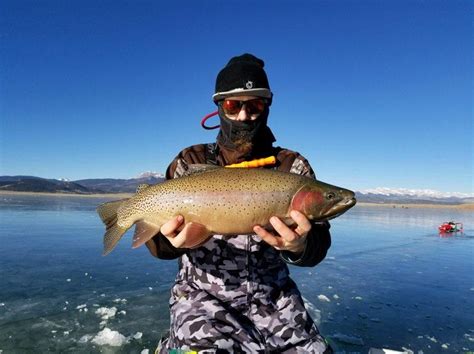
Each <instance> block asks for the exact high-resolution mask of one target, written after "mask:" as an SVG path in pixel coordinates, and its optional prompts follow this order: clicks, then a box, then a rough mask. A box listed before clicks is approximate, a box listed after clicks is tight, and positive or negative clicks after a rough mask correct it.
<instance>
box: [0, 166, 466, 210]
mask: <svg viewBox="0 0 474 354" xmlns="http://www.w3.org/2000/svg"><path fill="white" fill-rule="evenodd" d="M164 180H165V177H164V175H163V174H160V173H156V172H145V173H142V174H141V175H139V176H137V177H134V178H129V179H117V178H95V179H81V180H77V181H69V180H66V179H47V178H41V177H36V176H0V191H21V192H46V193H71V194H97V193H134V192H135V191H136V190H137V187H138V186H139V185H140V184H145V183H146V184H156V183H160V182H163V181H164ZM356 197H357V200H358V201H359V202H369V203H378V204H385V203H398V204H413V203H426V204H447V205H448V204H465V203H474V195H473V194H470V195H469V194H463V193H446V192H439V191H434V190H426V189H424V190H420V189H418V190H417V189H404V188H398V189H394V188H375V189H367V190H362V191H356Z"/></svg>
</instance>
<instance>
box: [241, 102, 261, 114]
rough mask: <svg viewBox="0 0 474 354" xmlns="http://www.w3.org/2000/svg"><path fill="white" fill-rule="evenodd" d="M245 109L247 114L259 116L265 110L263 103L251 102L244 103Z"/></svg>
mask: <svg viewBox="0 0 474 354" xmlns="http://www.w3.org/2000/svg"><path fill="white" fill-rule="evenodd" d="M245 107H246V109H247V113H248V114H260V113H262V112H263V111H264V110H265V101H263V100H251V101H247V102H245Z"/></svg>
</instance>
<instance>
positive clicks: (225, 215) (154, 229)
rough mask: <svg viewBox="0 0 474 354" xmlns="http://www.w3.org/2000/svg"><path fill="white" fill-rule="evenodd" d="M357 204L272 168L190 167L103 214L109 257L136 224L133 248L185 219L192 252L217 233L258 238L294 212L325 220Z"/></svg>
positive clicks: (339, 191) (344, 193) (345, 194)
mask: <svg viewBox="0 0 474 354" xmlns="http://www.w3.org/2000/svg"><path fill="white" fill-rule="evenodd" d="M355 204H356V199H355V196H354V192H352V191H350V190H348V189H344V188H341V187H337V186H333V185H330V184H327V183H324V182H321V181H317V180H314V179H312V178H309V177H306V176H301V175H297V174H292V173H287V172H280V171H275V170H272V169H254V168H224V167H220V166H213V165H189V166H188V171H187V175H185V176H183V177H181V178H176V179H171V180H167V181H165V182H162V183H159V184H156V185H152V186H147V185H141V186H140V187H139V188H138V190H137V193H136V194H135V195H134V196H133V197H131V198H128V199H123V200H118V201H113V202H108V203H104V204H101V205H99V206H98V207H97V212H98V214H99V216H100V218H101V219H102V221H103V223H104V224H105V226H106V232H105V235H104V255H106V254H108V253H110V252H111V251H112V250H113V249H114V248H115V246H116V245H117V243H118V242H119V241H120V239H121V238H122V236H123V234H124V233H125V232H126V231H127V230H128V229H130V228H131V227H132V226H133V225H135V226H136V227H135V234H134V236H133V244H132V246H133V247H134V248H136V247H139V246H141V245H142V244H144V243H145V242H147V241H148V240H150V239H151V238H153V237H154V236H155V235H156V234H158V232H159V230H160V228H161V226H162V225H163V224H164V223H166V222H167V221H169V220H171V219H172V218H174V217H176V216H178V215H182V216H183V217H184V228H183V231H182V232H185V234H186V235H188V236H189V239H190V241H189V244H186V245H185V246H184V247H187V248H191V247H194V246H196V245H199V244H200V243H202V242H203V241H204V240H206V239H208V238H209V237H210V236H212V235H214V234H218V235H245V234H253V233H254V232H253V227H254V226H255V225H261V226H263V227H270V225H271V224H270V222H269V220H270V218H271V217H272V216H276V217H279V218H280V219H282V220H283V221H285V222H290V221H291V217H290V212H291V211H292V210H298V211H300V212H302V213H303V214H304V215H306V217H307V218H308V219H310V220H313V221H324V220H329V219H333V218H335V217H338V216H340V215H342V214H343V213H344V212H346V211H347V210H349V209H350V208H351V207H353V206H354V205H355ZM236 221H238V222H236ZM187 238H188V237H187Z"/></svg>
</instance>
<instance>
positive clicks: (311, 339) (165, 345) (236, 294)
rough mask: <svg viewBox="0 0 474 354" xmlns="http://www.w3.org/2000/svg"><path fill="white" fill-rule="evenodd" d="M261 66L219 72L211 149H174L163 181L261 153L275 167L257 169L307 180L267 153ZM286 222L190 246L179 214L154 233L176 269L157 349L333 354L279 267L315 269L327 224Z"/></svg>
mask: <svg viewBox="0 0 474 354" xmlns="http://www.w3.org/2000/svg"><path fill="white" fill-rule="evenodd" d="M263 67H264V62H263V61H262V60H260V59H258V58H256V57H255V56H253V55H251V54H244V55H241V56H238V57H234V58H232V59H231V60H230V61H229V63H228V64H227V65H226V66H225V67H224V68H223V69H222V70H221V71H220V72H219V74H218V76H217V80H216V90H215V94H214V95H213V100H214V102H215V103H216V104H217V106H218V109H219V117H220V131H219V134H218V136H217V142H216V143H211V144H199V145H193V146H191V147H188V148H186V149H184V150H182V151H181V152H180V153H179V154H178V156H177V157H176V158H175V159H174V160H173V161H172V162H171V164H170V166H169V167H168V169H167V171H166V177H167V179H171V178H179V177H181V176H182V175H183V174H185V172H186V170H187V169H188V166H189V165H190V164H203V163H205V164H214V165H220V166H226V165H229V164H234V163H239V162H242V161H249V160H254V159H258V158H263V157H268V156H274V157H275V158H276V163H275V164H274V165H271V166H265V168H274V169H276V170H280V171H286V172H291V173H297V174H300V175H306V176H310V177H312V178H314V173H313V170H312V169H311V166H310V165H309V163H308V162H307V161H306V159H305V158H304V157H302V156H301V155H300V154H298V153H297V152H294V151H291V150H288V149H283V148H280V147H274V146H273V143H274V142H275V138H274V136H273V134H272V132H271V130H270V128H269V127H268V126H267V119H268V115H269V107H270V105H271V103H272V98H273V94H272V92H271V90H270V86H269V83H268V79H267V75H266V73H265V71H264V69H263ZM290 215H291V217H292V219H293V220H294V221H295V223H296V227H291V228H290V227H288V226H287V225H286V224H284V223H283V222H282V221H281V220H280V219H278V218H277V217H273V218H272V219H271V220H270V222H271V224H272V226H273V228H274V230H275V231H274V232H270V231H268V230H265V229H264V228H262V227H261V226H259V225H256V226H255V227H254V232H255V234H253V235H235V236H233V237H228V236H222V235H213V236H211V237H210V238H209V239H206V240H200V239H197V238H196V235H195V233H193V230H192V229H191V228H190V227H188V226H185V224H186V220H183V217H182V216H178V217H176V218H175V219H172V220H170V221H169V222H167V223H166V224H164V225H163V226H162V228H161V229H160V233H159V234H158V235H156V236H155V237H154V238H153V239H152V240H150V241H149V242H148V243H147V246H148V248H149V250H150V252H151V253H152V254H153V255H154V256H156V257H158V258H161V259H175V258H179V272H178V275H177V277H176V283H175V285H174V286H173V289H172V294H171V299H170V314H171V328H170V335H169V337H168V338H166V339H165V340H163V341H162V342H161V343H160V346H159V349H160V352H162V353H166V352H168V351H170V350H172V349H181V350H194V351H198V352H200V353H201V352H204V353H220V352H223V353H225V352H233V353H258V352H274V353H321V352H325V351H326V352H330V351H331V350H330V348H329V347H328V345H327V344H326V342H325V340H324V338H322V336H321V335H320V334H319V331H318V329H317V328H316V326H315V324H314V322H313V321H312V319H311V318H310V316H309V314H308V313H307V311H306V309H305V307H304V304H303V300H302V298H301V295H300V293H299V291H298V289H297V287H296V285H295V283H294V282H293V280H291V278H290V277H289V271H288V267H287V263H290V264H294V265H299V266H314V265H316V264H318V263H319V262H320V261H322V260H323V259H324V257H325V256H326V253H327V250H328V248H329V247H330V244H331V239H330V234H329V223H327V222H326V223H312V222H310V221H309V220H308V219H307V218H306V217H305V216H304V215H303V214H302V213H300V212H297V211H292V212H291V214H290ZM235 222H238V220H236V221H235ZM188 225H191V224H188Z"/></svg>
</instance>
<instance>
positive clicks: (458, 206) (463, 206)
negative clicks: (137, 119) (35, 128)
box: [0, 191, 474, 210]
mask: <svg viewBox="0 0 474 354" xmlns="http://www.w3.org/2000/svg"><path fill="white" fill-rule="evenodd" d="M133 194H134V193H97V194H75V193H47V192H17V191H0V196H1V195H26V196H38V197H39V196H47V197H58V198H61V197H78V198H111V199H123V198H130V197H131V196H132V195H133ZM357 205H358V206H367V207H381V208H401V209H410V208H437V209H441V208H443V209H461V210H474V203H467V204H426V203H424V204H421V203H420V204H417V203H367V202H358V203H357Z"/></svg>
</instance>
